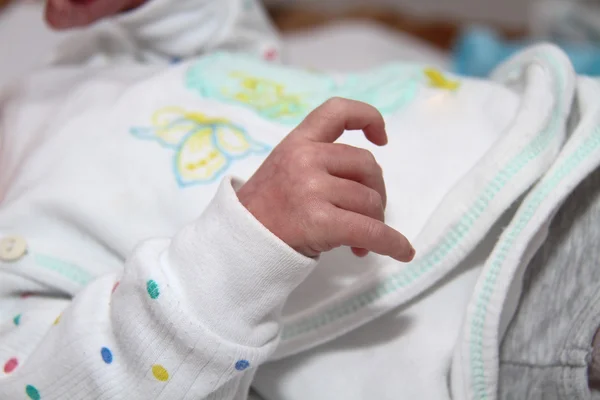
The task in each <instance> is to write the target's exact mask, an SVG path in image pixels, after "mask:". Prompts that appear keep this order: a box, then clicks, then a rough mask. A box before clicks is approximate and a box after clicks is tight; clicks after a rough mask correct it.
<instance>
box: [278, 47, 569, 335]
mask: <svg viewBox="0 0 600 400" xmlns="http://www.w3.org/2000/svg"><path fill="white" fill-rule="evenodd" d="M540 56H543V57H545V56H544V55H543V54H541V55H540ZM557 71H558V69H557ZM558 87H559V88H561V87H562V80H561V82H560V84H559V86H558ZM556 92H559V89H556ZM557 98H561V97H559V96H558V93H557ZM559 109H560V107H559ZM553 111H554V112H553V113H552V114H553V115H552V119H551V121H550V122H549V123H548V125H547V127H546V129H545V130H543V131H542V132H541V133H540V134H539V135H537V136H536V137H535V138H534V139H533V140H532V141H531V142H530V143H529V144H528V145H527V147H526V148H525V149H523V151H521V152H520V153H519V154H518V155H517V156H515V157H514V158H513V159H512V160H511V161H509V162H508V164H507V165H506V166H505V167H504V168H503V169H502V170H501V171H500V172H499V173H498V174H497V175H496V176H495V177H494V178H493V179H492V180H491V181H490V183H489V184H488V185H487V186H486V188H485V189H484V190H483V192H482V194H481V195H480V196H479V198H478V199H477V200H476V201H475V202H474V203H473V205H472V206H471V207H470V209H469V210H468V211H467V212H466V213H465V214H464V215H463V216H462V218H461V219H460V220H459V221H458V222H457V223H456V224H455V225H454V226H452V227H451V228H450V230H449V232H448V234H447V235H446V236H445V238H444V239H443V240H442V242H441V243H440V245H439V246H437V247H436V248H434V249H433V250H431V251H430V252H429V253H428V254H426V255H425V256H423V257H421V258H419V259H418V261H415V262H413V263H411V264H409V265H408V266H406V267H405V268H404V269H403V270H402V271H400V272H398V273H396V274H394V275H391V276H390V277H388V278H387V279H386V280H385V281H383V282H380V283H378V284H377V285H375V286H374V287H372V288H370V289H367V290H365V291H364V292H363V293H360V294H358V295H356V296H354V297H352V298H350V299H348V300H346V301H344V302H342V303H340V304H338V305H334V306H332V307H330V308H329V309H326V310H325V311H323V312H322V313H320V314H319V315H317V316H314V317H312V318H309V319H304V320H301V321H299V322H296V323H293V324H289V325H286V326H284V328H283V332H282V340H283V341H287V340H291V339H294V338H296V337H298V336H300V335H303V334H305V333H307V332H311V331H314V330H317V329H319V328H321V327H323V326H326V325H329V324H331V323H333V322H335V321H338V320H340V319H342V318H344V317H346V316H348V315H351V314H354V313H355V312H357V311H358V310H360V309H362V308H364V307H366V306H368V305H370V304H372V303H374V302H375V301H377V300H379V299H381V298H383V297H385V296H388V295H390V294H392V293H395V292H396V291H398V290H400V289H404V288H406V287H408V286H411V285H412V284H413V283H414V282H415V281H417V280H418V279H420V278H421V277H422V276H423V275H425V274H426V273H428V272H429V271H431V270H432V269H434V268H435V267H436V266H438V265H439V264H440V263H441V262H442V261H443V260H444V258H445V257H447V256H448V254H449V253H450V252H451V251H453V250H454V249H455V248H456V247H457V246H458V245H459V244H460V242H461V241H462V240H463V239H464V237H465V236H466V235H467V233H469V231H470V230H471V228H472V227H473V225H474V224H475V222H476V221H477V219H478V218H479V217H480V216H481V215H482V214H483V213H484V212H485V211H486V210H487V208H488V205H489V204H490V203H491V202H492V201H493V200H494V198H495V197H496V195H497V194H498V193H499V192H500V191H502V190H503V189H504V188H505V187H506V185H507V184H508V183H509V182H510V180H511V179H512V178H513V177H514V176H515V175H517V174H518V173H519V172H520V171H521V170H522V169H523V168H524V167H525V166H526V165H527V164H528V163H530V162H531V161H533V160H534V159H535V158H537V157H538V156H539V155H540V154H541V153H542V152H543V151H544V150H545V148H546V147H547V146H548V144H549V143H550V142H551V139H552V138H553V137H554V136H555V135H556V131H557V127H558V118H559V113H558V112H556V110H553Z"/></svg>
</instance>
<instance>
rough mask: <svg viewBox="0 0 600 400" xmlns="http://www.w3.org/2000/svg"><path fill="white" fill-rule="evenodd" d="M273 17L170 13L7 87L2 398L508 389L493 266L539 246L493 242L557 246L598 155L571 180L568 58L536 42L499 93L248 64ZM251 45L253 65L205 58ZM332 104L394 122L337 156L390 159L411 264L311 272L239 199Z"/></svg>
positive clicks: (0, 278) (194, 3) (396, 77)
mask: <svg viewBox="0 0 600 400" xmlns="http://www.w3.org/2000/svg"><path fill="white" fill-rule="evenodd" d="M216 4H219V6H218V7H217V6H216ZM221 6H222V7H224V8H225V10H226V11H223V10H222V9H221V8H220V7H221ZM207 16H208V17H207ZM215 16H218V17H219V18H222V19H221V20H220V21H221V22H218V23H217V22H213V23H209V22H211V21H213V20H212V19H211V18H213V17H215ZM263 21H264V14H263V13H262V11H261V10H260V9H259V8H258V7H257V5H256V4H255V3H254V2H246V1H244V2H241V1H239V2H238V1H227V2H209V1H200V0H187V1H183V0H178V1H177V2H171V1H169V0H153V1H152V2H149V3H148V4H147V5H145V6H143V7H141V8H140V9H138V10H136V11H133V12H131V13H129V14H126V15H123V16H121V17H119V18H117V19H116V20H114V21H111V22H109V23H107V24H105V25H102V26H99V27H97V28H96V29H94V30H92V31H89V32H85V33H82V34H81V35H80V36H79V37H76V38H74V39H73V40H71V41H69V42H67V43H68V44H67V45H65V46H63V47H62V48H61V49H60V50H59V52H58V55H57V57H55V58H54V59H53V63H54V64H53V66H51V67H48V68H46V69H44V70H41V71H39V72H37V73H35V74H33V75H32V76H30V77H28V78H26V79H23V80H22V81H20V82H18V83H15V84H14V85H11V87H9V88H7V89H6V90H5V91H4V92H3V93H2V100H1V103H0V104H2V117H1V120H0V139H1V142H0V143H1V147H0V198H1V199H2V200H1V203H0V321H1V324H2V325H0V365H2V366H3V368H2V373H3V374H2V375H0V398H7V399H13V398H29V399H38V400H39V399H44V400H46V399H70V398H77V399H80V398H98V399H121V398H123V399H138V398H139V399H147V398H157V399H188V398H189V399H198V398H201V399H244V398H246V396H247V393H248V389H249V387H250V385H251V384H252V385H253V386H254V387H255V389H256V390H257V391H258V392H259V393H260V395H262V396H264V397H265V398H266V399H297V398H303V399H304V398H307V397H308V398H311V399H319V398H327V399H330V398H337V397H346V398H348V399H352V398H357V399H359V398H365V397H367V398H382V399H385V398H397V397H398V396H406V397H408V398H412V397H416V398H450V397H451V396H452V397H454V398H460V399H463V398H490V397H493V396H494V395H495V387H496V386H495V385H496V384H497V380H496V376H497V363H496V364H494V357H497V356H496V353H494V351H496V352H497V349H498V343H497V342H498V340H497V339H498V336H501V334H500V332H501V331H502V324H501V322H502V323H504V322H503V321H504V319H502V318H500V317H501V315H499V314H500V310H502V309H503V308H505V307H503V306H502V304H503V296H505V294H506V293H507V292H508V287H509V286H510V283H512V282H513V280H514V279H513V275H511V274H506V275H502V278H503V280H500V279H498V278H499V273H498V272H497V268H498V265H499V263H503V262H507V261H510V265H509V267H514V268H517V267H518V266H519V265H521V264H520V261H521V260H522V259H524V258H526V257H527V254H529V253H528V252H530V251H531V249H533V248H537V247H536V246H539V244H538V242H537V241H533V242H532V241H531V240H529V236H527V237H525V238H524V239H521V238H520V236H519V237H516V236H510V235H509V234H508V233H507V231H504V233H502V235H501V237H500V239H498V236H500V233H501V226H502V223H503V221H510V224H509V225H508V226H509V227H511V226H514V227H515V228H514V229H512V230H511V231H510V232H517V233H521V232H525V233H527V234H529V233H530V231H529V230H523V227H527V228H528V229H530V230H531V232H532V233H531V235H532V237H533V236H535V237H536V238H540V237H543V235H542V234H543V229H542V228H543V226H544V225H543V224H544V222H545V221H546V220H547V219H548V218H549V216H545V214H544V215H542V216H539V217H538V218H536V219H533V220H531V221H532V222H531V221H529V220H524V219H523V218H522V217H520V215H521V214H523V213H525V215H526V216H529V215H530V214H531V211H527V210H530V209H531V206H529V205H528V204H530V202H531V201H534V204H535V205H536V207H534V210H538V209H540V207H538V206H539V205H540V204H543V205H544V206H546V204H548V207H550V208H552V206H553V205H555V204H554V203H553V202H552V201H549V202H542V200H545V199H546V198H550V199H551V200H556V199H558V198H559V197H556V199H555V198H554V197H553V196H549V195H548V194H547V192H548V191H550V192H552V193H555V192H554V190H555V189H556V190H558V189H560V190H562V191H563V192H565V193H567V192H568V191H569V186H568V185H567V184H564V182H567V183H569V184H571V183H572V182H574V181H575V180H576V179H579V178H580V177H581V176H583V175H585V173H586V172H585V171H586V170H585V168H583V169H582V167H581V165H583V166H586V167H589V165H591V164H593V163H595V162H596V159H597V157H596V153H595V152H591V153H586V154H585V155H583V156H581V157H580V158H581V159H582V162H581V163H579V164H573V166H571V167H569V168H570V169H565V167H563V159H565V160H566V161H564V162H567V161H568V160H570V158H569V157H571V154H572V152H574V151H578V150H579V148H580V147H581V143H583V142H585V140H587V139H588V136H589V135H591V133H590V132H591V130H590V128H589V127H588V125H589V124H590V122H589V121H588V122H585V121H587V119H586V118H582V122H581V124H579V125H578V127H579V129H574V130H573V132H572V134H571V137H570V138H569V141H568V142H567V145H566V146H565V147H564V149H563V144H564V143H565V140H566V138H567V132H568V131H569V132H570V130H568V129H567V118H568V116H569V113H570V110H571V103H572V101H571V100H572V96H573V93H574V90H575V76H574V74H573V70H572V67H571V65H570V64H569V62H568V59H567V58H566V56H565V55H564V54H563V53H562V52H561V51H560V50H558V49H556V48H554V47H552V46H540V47H535V48H532V49H529V50H527V51H526V52H524V53H522V54H520V55H519V56H517V57H516V58H514V59H512V60H511V61H509V62H508V63H506V64H505V65H504V66H503V67H502V68H501V69H500V70H499V71H498V73H497V75H496V76H495V77H494V80H491V81H480V80H470V79H464V78H459V77H455V76H452V75H450V74H447V73H444V72H441V71H437V70H435V69H432V68H430V67H428V66H424V65H412V64H400V63H398V64H390V65H387V66H383V67H381V68H378V69H376V70H372V71H368V72H365V73H361V74H331V73H325V72H315V71H303V70H297V69H293V68H288V67H282V66H278V65H275V64H272V63H268V62H265V61H261V60H260V59H259V58H257V57H256V56H255V55H256V54H257V53H258V54H259V55H260V56H262V57H263V58H264V57H267V58H272V54H273V52H272V51H271V50H268V51H267V52H266V53H265V48H268V49H270V47H269V46H276V44H277V40H276V38H275V37H273V36H271V35H270V34H271V33H272V31H271V30H270V28H269V26H268V25H265V24H262V22H263ZM204 22H206V23H205V24H204ZM196 28H197V29H199V30H198V31H196V30H195V29H196ZM240 36H243V37H245V38H250V39H251V40H248V41H247V42H240V41H239V40H238V39H239V37H240ZM85 45H89V46H90V48H92V49H93V50H89V48H88V49H84V47H85ZM92 45H94V46H93V47H92ZM238 46H239V47H241V48H243V49H246V50H248V51H249V52H250V53H253V54H255V55H248V54H246V55H244V54H240V53H231V52H229V53H228V52H222V51H215V52H211V53H210V54H207V55H203V56H200V57H197V58H194V57H193V56H196V55H198V54H199V53H201V52H202V51H206V50H212V49H215V48H220V49H221V48H226V49H229V50H236V49H238ZM190 57H191V58H190ZM180 58H190V59H189V60H187V61H183V62H179V59H180ZM169 63H173V64H174V65H169ZM334 96H342V97H348V98H353V99H357V100H361V101H366V102H369V103H371V104H373V105H374V106H376V107H377V108H378V109H379V110H380V111H381V112H382V113H383V115H384V117H385V119H386V127H387V132H388V136H389V144H388V145H387V146H385V147H383V148H374V147H372V146H370V145H369V144H368V142H367V141H366V139H364V138H363V137H362V135H361V134H360V133H358V132H347V133H346V134H345V135H344V136H343V137H342V139H341V142H343V143H347V144H351V145H354V146H359V147H364V148H367V149H369V150H371V151H372V152H373V154H374V155H375V156H376V158H377V160H378V162H379V163H380V164H381V165H382V167H383V170H384V177H385V181H386V186H387V188H388V208H387V210H386V222H387V223H389V224H390V225H391V226H392V227H394V228H396V229H398V230H400V231H402V232H404V233H406V234H407V236H408V237H409V238H410V239H411V240H412V242H413V243H414V244H415V247H416V248H417V252H418V256H417V258H416V259H415V261H414V262H413V263H411V264H408V265H402V264H399V263H397V262H395V261H393V260H391V259H389V258H386V257H381V256H377V255H369V256H368V257H367V258H366V259H358V258H355V257H354V256H352V254H351V253H350V252H349V251H348V249H338V250H336V251H333V252H330V253H328V254H325V255H323V256H322V257H321V259H320V260H314V259H309V258H306V257H303V256H301V255H300V254H298V253H296V252H295V251H293V250H292V249H291V248H289V247H288V246H287V245H286V244H285V243H283V242H281V241H280V240H279V239H278V238H277V237H275V236H274V235H273V234H271V233H270V232H269V231H268V230H267V229H265V228H264V227H263V226H262V225H261V224H260V223H259V222H258V221H257V220H255V219H254V218H253V217H252V215H251V214H250V213H248V212H247V211H246V210H245V209H244V208H243V207H242V206H241V204H240V203H239V201H238V200H237V197H236V195H235V191H236V190H237V189H238V188H239V187H240V185H242V184H243V181H244V180H245V179H247V178H248V177H250V176H251V175H252V173H253V172H254V171H255V170H256V168H257V167H258V166H259V165H260V164H261V162H262V161H263V160H264V158H265V157H266V156H267V155H268V153H269V151H270V150H271V149H272V148H273V147H274V146H276V145H277V143H278V142H279V141H281V139H282V138H283V137H285V135H286V134H287V133H288V132H289V131H290V130H291V129H293V127H294V126H295V125H296V124H297V123H298V122H299V121H301V120H302V118H303V117H304V116H305V115H306V114H307V113H308V112H309V111H310V110H312V109H313V108H314V107H316V106H318V105H319V104H321V103H322V102H323V101H325V100H326V99H328V98H330V97H334ZM586 115H587V114H586ZM584 122H585V123H584ZM589 149H592V150H593V149H595V147H589ZM557 163H558V164H557ZM555 165H556V167H555ZM569 165H571V164H569ZM563 171H567V172H563ZM556 174H559V175H558V176H559V177H561V179H559V180H558V181H557V178H554V177H555V176H556ZM542 176H543V177H544V178H543V179H542V181H540V183H539V184H538V185H536V186H535V188H534V189H533V191H532V192H531V193H530V194H529V195H528V196H527V197H526V198H525V200H523V202H522V203H520V202H518V200H519V198H520V197H521V196H522V195H523V194H524V193H525V192H526V191H527V190H528V189H529V188H530V187H531V186H532V185H533V184H534V183H535V182H536V181H537V180H538V179H540V178H541V177H542ZM546 177H548V178H547V179H548V180H550V181H551V183H552V184H553V185H554V186H551V187H550V189H551V190H550V189H547V185H546V186H544V182H545V181H544V179H546ZM563 178H564V179H563ZM581 179H582V178H581ZM556 182H557V183H556ZM540 185H541V186H540ZM536 188H540V189H539V190H541V191H542V192H541V193H542V194H543V196H542V195H539V194H536V193H538V192H536V190H538V189H536ZM557 188H558V189H557ZM561 193H562V192H561ZM530 196H533V200H527V199H530V198H531V197H530ZM536 196H537V197H536ZM528 201H529V202H528ZM556 201H559V200H556ZM513 205H514V207H513V208H512V209H511V206H513ZM516 206H519V207H518V209H517V211H514V209H515V208H517V207H516ZM528 207H529V208H528ZM511 210H512V211H513V212H515V214H514V217H513V218H511V216H512V214H511ZM522 210H525V211H522ZM503 215H504V219H503V218H502V216H503ZM540 215H541V214H540ZM522 221H525V222H522ZM505 224H508V222H506V223H505ZM530 227H531V228H530ZM515 229H521V230H519V231H515ZM540 232H541V233H542V234H540ZM506 235H509V236H508V237H505V236H506ZM513 235H514V233H513ZM517 236H518V235H517ZM515 237H516V239H515ZM507 240H508V241H509V242H506V241H507ZM510 241H513V242H510ZM515 241H516V242H515ZM505 243H509V244H505ZM516 244H518V245H519V246H517V245H516ZM529 244H531V246H530V247H528V245H529ZM521 245H522V246H521ZM513 248H514V249H515V250H514V253H511V254H508V253H507V251H508V250H506V249H513ZM501 251H503V252H504V253H500V255H501V256H502V257H503V258H501V259H498V258H497V256H496V255H497V254H499V253H498V252H501ZM507 255H510V256H511V257H507ZM490 257H491V258H490ZM494 257H496V258H494ZM486 259H487V261H486ZM498 260H499V261H498ZM317 263H318V267H317ZM509 267H506V268H505V269H506V270H507V271H509V272H510V268H509ZM490 276H491V277H492V278H490ZM498 282H500V283H501V285H496V283H498ZM491 295H494V296H496V297H497V299H496V298H494V299H493V300H494V301H490V297H489V296H491ZM486 296H487V297H486ZM482 312H483V314H481V313H482ZM377 317H380V318H377ZM432 327H433V328H434V329H438V330H442V329H443V331H444V335H442V339H441V340H440V335H439V334H434V332H433V331H432ZM435 327H437V328H435ZM490 332H491V333H490ZM494 332H495V333H496V335H495V336H494V335H493V333H494ZM344 334H346V335H344ZM484 343H485V345H484ZM319 344H323V346H321V347H316V346H318V345H319ZM480 344H481V345H482V346H483V349H484V350H485V351H484V350H482V349H481V348H480V347H478V346H479V345H480ZM494 349H495V350H494ZM267 360H273V361H274V360H279V361H277V362H275V363H271V364H266V365H264V366H263V367H262V368H259V366H260V365H263V364H264V363H265V362H266V361H267ZM451 366H452V368H451ZM257 370H258V372H257ZM324 377H326V379H321V378H324ZM449 380H451V382H452V385H451V386H449V385H448V381H449ZM432 396H433V397H432Z"/></svg>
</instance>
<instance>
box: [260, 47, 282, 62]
mask: <svg viewBox="0 0 600 400" xmlns="http://www.w3.org/2000/svg"><path fill="white" fill-rule="evenodd" d="M263 57H264V58H265V60H268V61H273V60H276V59H277V58H278V57H279V53H278V52H277V50H276V49H269V50H267V51H265V54H264V55H263Z"/></svg>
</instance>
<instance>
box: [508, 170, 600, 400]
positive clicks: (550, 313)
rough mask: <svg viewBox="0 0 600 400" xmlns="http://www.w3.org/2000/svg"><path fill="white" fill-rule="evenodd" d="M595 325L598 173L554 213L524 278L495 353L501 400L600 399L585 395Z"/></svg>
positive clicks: (599, 277)
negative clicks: (514, 308) (498, 353)
mask: <svg viewBox="0 0 600 400" xmlns="http://www.w3.org/2000/svg"><path fill="white" fill-rule="evenodd" d="M598 326H600V169H599V170H597V171H595V172H594V173H593V174H592V175H590V176H589V177H588V178H587V179H586V180H585V181H584V182H582V183H581V184H580V185H579V187H578V188H577V189H576V190H575V191H574V192H573V193H572V194H571V196H570V197H569V198H568V199H567V201H566V202H565V203H564V204H563V206H562V207H561V208H560V210H559V212H558V213H557V215H556V217H555V218H554V220H553V221H552V224H551V226H550V232H549V235H548V239H547V241H546V242H545V243H544V245H543V246H542V247H541V248H540V250H539V251H538V252H537V254H536V255H535V257H534V258H533V259H532V261H531V262H530V264H529V266H528V269H527V271H526V273H525V277H524V284H523V294H522V298H521V301H520V303H519V307H518V309H517V312H516V314H515V317H514V318H513V320H512V321H511V323H510V325H509V328H508V330H507V332H506V335H505V336H504V339H503V342H502V346H501V351H500V377H499V378H500V381H499V398H500V399H503V400H538V399H539V400H555V399H561V400H563V399H564V400H577V399H600V392H596V391H593V392H590V390H589V389H588V375H587V374H588V365H589V364H591V361H592V341H593V339H594V334H595V331H596V329H597V328H598Z"/></svg>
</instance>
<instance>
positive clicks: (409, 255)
mask: <svg viewBox="0 0 600 400" xmlns="http://www.w3.org/2000/svg"><path fill="white" fill-rule="evenodd" d="M415 254H417V251H416V250H415V248H414V247H412V246H411V247H410V251H409V252H408V261H412V260H413V259H414V258H415Z"/></svg>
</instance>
